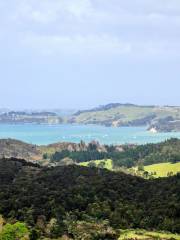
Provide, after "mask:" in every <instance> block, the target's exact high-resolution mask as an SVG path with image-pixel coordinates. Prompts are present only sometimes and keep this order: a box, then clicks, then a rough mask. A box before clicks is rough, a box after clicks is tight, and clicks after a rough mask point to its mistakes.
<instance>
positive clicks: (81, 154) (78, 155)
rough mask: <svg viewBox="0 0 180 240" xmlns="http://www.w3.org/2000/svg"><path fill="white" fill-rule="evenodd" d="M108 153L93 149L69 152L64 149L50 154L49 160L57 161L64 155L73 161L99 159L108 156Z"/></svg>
mask: <svg viewBox="0 0 180 240" xmlns="http://www.w3.org/2000/svg"><path fill="white" fill-rule="evenodd" d="M108 156H109V154H108V153H106V152H99V151H97V150H95V149H93V150H87V151H77V152H70V151H68V150H64V151H62V152H56V153H55V154H53V155H52V156H51V162H58V161H60V160H62V159H64V158H66V157H68V158H71V159H72V160H74V161H75V162H78V163H79V162H88V161H91V160H95V159H96V160H101V159H104V158H108Z"/></svg>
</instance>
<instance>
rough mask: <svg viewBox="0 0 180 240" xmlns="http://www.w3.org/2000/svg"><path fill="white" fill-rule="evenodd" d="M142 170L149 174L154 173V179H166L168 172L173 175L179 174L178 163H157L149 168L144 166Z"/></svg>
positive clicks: (179, 164)
mask: <svg viewBox="0 0 180 240" xmlns="http://www.w3.org/2000/svg"><path fill="white" fill-rule="evenodd" d="M144 170H145V171H147V172H149V173H151V172H156V175H154V176H155V177H167V174H168V173H169V172H172V173H173V175H174V174H176V173H178V172H180V162H179V163H174V164H172V163H158V164H153V165H149V166H145V167H144Z"/></svg>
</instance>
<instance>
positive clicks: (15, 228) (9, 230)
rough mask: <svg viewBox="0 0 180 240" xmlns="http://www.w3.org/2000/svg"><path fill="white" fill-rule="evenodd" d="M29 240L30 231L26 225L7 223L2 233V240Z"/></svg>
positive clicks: (0, 238) (0, 235) (0, 234)
mask: <svg viewBox="0 0 180 240" xmlns="http://www.w3.org/2000/svg"><path fill="white" fill-rule="evenodd" d="M17 239H18V240H29V231H28V229H27V227H26V225H25V224H24V223H20V222H17V223H15V224H9V223H7V224H6V225H5V226H4V227H3V229H2V232H1V233H0V240H17Z"/></svg>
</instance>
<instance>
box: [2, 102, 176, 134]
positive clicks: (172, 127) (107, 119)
mask: <svg viewBox="0 0 180 240" xmlns="http://www.w3.org/2000/svg"><path fill="white" fill-rule="evenodd" d="M24 123H33V124H67V123H68V124H96V125H102V126H107V127H141V126H146V127H147V130H148V131H151V132H153V133H156V132H179V131H180V107H179V106H154V105H152V106H140V105H134V104H129V103H127V104H121V103H110V104H107V105H103V106H99V107H97V108H93V109H88V110H82V111H77V112H71V114H70V112H68V114H67V115H66V114H65V115H64V114H63V115H60V114H59V113H58V112H57V111H55V110H54V111H53V110H52V111H31V112H28V111H8V110H6V111H1V112H0V124H24Z"/></svg>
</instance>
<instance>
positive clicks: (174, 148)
mask: <svg viewBox="0 0 180 240" xmlns="http://www.w3.org/2000/svg"><path fill="white" fill-rule="evenodd" d="M104 147H105V150H106V152H99V151H98V150H97V146H96V145H94V144H89V147H88V149H87V150H86V151H68V150H63V151H61V152H56V153H55V154H53V155H52V156H51V162H59V161H61V160H62V159H64V158H66V157H68V158H70V159H72V160H73V161H74V162H76V163H80V162H87V161H91V160H102V159H112V161H113V166H114V168H117V167H127V168H131V167H133V166H140V165H144V166H146V165H151V164H156V163H162V162H172V163H176V162H179V161H180V140H179V139H170V140H167V141H165V142H162V143H159V144H146V145H137V146H136V145H134V146H128V145H127V146H123V149H124V151H121V152H119V151H117V150H116V147H115V146H112V145H111V146H108V145H105V146H104Z"/></svg>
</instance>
